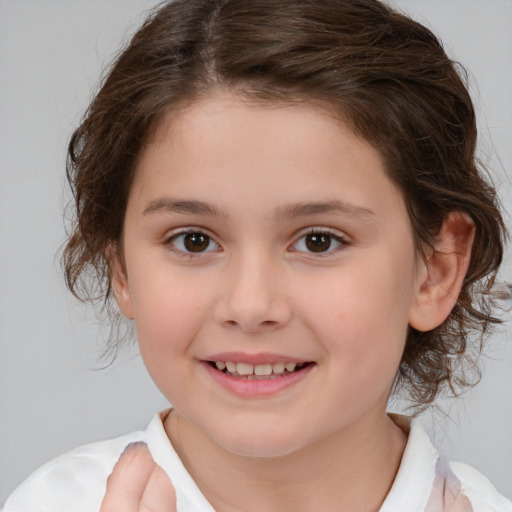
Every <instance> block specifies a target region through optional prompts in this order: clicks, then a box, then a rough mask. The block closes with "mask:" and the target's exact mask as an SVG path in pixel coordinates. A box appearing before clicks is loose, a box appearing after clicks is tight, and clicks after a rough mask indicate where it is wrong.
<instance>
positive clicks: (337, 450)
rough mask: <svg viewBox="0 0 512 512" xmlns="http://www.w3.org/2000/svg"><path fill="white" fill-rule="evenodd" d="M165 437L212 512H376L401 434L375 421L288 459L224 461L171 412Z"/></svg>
mask: <svg viewBox="0 0 512 512" xmlns="http://www.w3.org/2000/svg"><path fill="white" fill-rule="evenodd" d="M165 427H166V431H167V434H168V435H169V438H170V439H171V442H172V443H173V445H174V447H175V449H176V451H177V452H178V454H179V456H180V458H181V460H182V461H183V463H184V465H185V467H186V468H187V470H188V471H189V473H190V474H191V475H192V477H193V479H194V480H195V482H196V483H197V485H198V487H199V488H200V489H201V491H202V492H203V494H204V495H205V497H206V499H207V500H208V501H209V502H210V503H211V504H212V506H213V507H214V508H215V510H217V511H218V512H242V511H243V512H256V511H261V510H265V511H266V512H277V511H279V512H282V511H283V510H294V512H303V511H304V512H305V511H311V510H329V511H339V512H342V511H353V510H358V511H364V512H376V511H378V510H379V508H380V505H381V504H382V502H383V501H384V499H385V497H386V495H387V493H388V492H389V490H390V488H391V485H392V483H393V481H394V478H395V476H396V473H397V471H398V467H399V464H400V459H401V456H402V453H403V450H404V448H405V443H406V438H405V435H404V434H403V432H402V431H401V430H400V429H399V428H398V427H397V426H396V425H395V424H394V423H393V422H392V421H391V419H390V418H389V417H388V416H387V415H385V414H384V413H383V412H381V413H380V415H379V416H378V421H376V418H375V413H373V414H372V415H371V416H370V417H363V418H360V419H359V420H358V421H357V422H355V423H354V424H352V425H350V426H348V427H346V428H344V429H342V430H340V431H339V432H336V433H334V434H332V435H330V436H328V437H326V438H323V439H321V440H319V441H317V442H315V443H312V444H311V445H308V446H306V447H304V448H301V449H300V450H298V451H295V452H293V453H291V454H288V455H285V456H281V457H273V458H258V457H246V456H242V455H238V454H234V453H231V452H229V451H227V450H225V449H223V448H222V447H221V446H219V445H218V444H216V443H215V442H213V441H212V440H211V439H210V438H208V437H207V436H205V435H204V433H203V432H202V431H201V430H199V429H198V428H197V427H195V426H194V425H193V424H191V423H190V422H188V420H187V419H186V418H184V417H183V416H181V415H179V413H177V412H174V413H173V414H171V415H170V416H169V417H168V418H167V420H166V424H165Z"/></svg>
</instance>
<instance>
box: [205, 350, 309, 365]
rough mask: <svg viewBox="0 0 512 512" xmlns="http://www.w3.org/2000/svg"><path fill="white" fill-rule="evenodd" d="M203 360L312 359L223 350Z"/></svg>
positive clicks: (248, 361) (249, 361)
mask: <svg viewBox="0 0 512 512" xmlns="http://www.w3.org/2000/svg"><path fill="white" fill-rule="evenodd" d="M203 361H212V362H216V361H224V362H226V361H232V362H236V363H246V364H253V365H257V364H271V363H296V364H302V363H309V362H311V360H308V359H302V358H300V357H295V356H287V355H283V354H271V353H268V352H260V353H258V354H247V353H246V352H222V353H219V354H212V355H211V356H208V357H205V358H204V359H203Z"/></svg>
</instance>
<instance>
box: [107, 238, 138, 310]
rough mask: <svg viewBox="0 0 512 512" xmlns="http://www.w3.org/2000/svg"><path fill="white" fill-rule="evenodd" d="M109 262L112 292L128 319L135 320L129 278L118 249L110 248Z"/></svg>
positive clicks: (108, 252)
mask: <svg viewBox="0 0 512 512" xmlns="http://www.w3.org/2000/svg"><path fill="white" fill-rule="evenodd" d="M107 261H108V265H109V267H110V273H111V279H112V291H113V292H114V297H115V299H116V302H117V305H118V306H119V309H120V310H121V313H123V315H124V316H125V317H126V318H129V319H131V320H133V318H134V315H133V307H132V298H131V294H130V287H129V285H128V276H127V274H126V269H125V266H124V264H123V262H122V260H121V255H120V254H119V251H118V249H117V248H115V247H112V246H110V247H109V248H108V250H107Z"/></svg>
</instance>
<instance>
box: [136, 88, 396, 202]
mask: <svg viewBox="0 0 512 512" xmlns="http://www.w3.org/2000/svg"><path fill="white" fill-rule="evenodd" d="M164 190H165V191H167V192H168V193H170V194H171V195H173V196H180V195H184V196H189V195H190V194H192V195H194V197H195V198H196V199H200V200H201V199H205V200H208V201H209V202H212V201H213V202H218V203H221V202H223V201H225V200H226V199H227V198H228V197H230V198H231V199H234V198H235V196H236V194H232V193H231V192H232V191H233V190H236V191H237V192H238V196H239V198H240V200H241V201H244V200H246V199H247V198H250V197H254V196H255V195H258V198H259V201H260V203H261V205H263V203H265V201H267V202H268V203H269V206H270V204H272V205H274V206H275V205H277V204H278V203H283V202H285V203H293V202H302V201H305V200H306V199H307V200H310V199H311V198H313V199H318V200H322V201H325V200H338V199H342V200H344V201H346V202H350V203H353V204H357V205H359V206H360V207H361V208H365V207H366V206H368V209H370V208H369V207H370V206H372V207H373V208H375V207H378V206H379V204H378V203H382V205H381V206H383V207H384V204H385V203H386V202H393V203H397V204H400V203H402V198H401V195H400V193H399V191H398V189H397V187H396V186H395V185H394V183H393V182H392V181H391V180H390V179H389V177H388V176H387V174H386V172H385V170H384V165H383V161H382V158H381V155H380V154H379V152H378V151H377V150H375V149H374V148H373V147H372V146H371V145H370V144H368V143H367V142H366V141H365V140H363V139H362V138H361V137H359V136H357V135H356V134H354V133H353V132H352V130H350V128H348V126H346V125H345V124H344V123H343V122H342V121H341V120H340V119H339V118H337V117H334V116H331V115H328V113H326V111H325V109H324V108H321V107H320V106H318V105H316V104H314V103H308V102H301V103H295V104H284V105H283V104H281V105H276V104H262V103H248V102H246V101H243V100H242V99H241V98H240V97H237V96H234V95H229V94H226V95H221V94H219V95H216V96H213V97H209V98H205V99H203V100H201V101H197V102H195V103H192V104H190V105H187V106H185V107H183V108H181V109H179V110H176V111H173V112H172V113H170V114H169V115H168V116H167V117H165V118H164V119H163V120H162V121H161V123H160V124H159V126H158V127H157V129H156V130H155V132H154V134H153V137H152V138H151V140H150V141H149V142H148V143H147V145H146V147H145V148H144V151H143V152H142V154H141V158H140V160H139V165H138V170H137V175H136V178H135V182H134V185H133V188H132V196H134V195H141V194H142V195H145V196H147V197H146V198H145V200H148V199H149V197H150V196H156V195H158V194H159V193H163V192H162V191H164ZM228 192H229V193H228ZM340 196H341V197H340ZM381 200H383V201H381ZM262 201H263V203H262Z"/></svg>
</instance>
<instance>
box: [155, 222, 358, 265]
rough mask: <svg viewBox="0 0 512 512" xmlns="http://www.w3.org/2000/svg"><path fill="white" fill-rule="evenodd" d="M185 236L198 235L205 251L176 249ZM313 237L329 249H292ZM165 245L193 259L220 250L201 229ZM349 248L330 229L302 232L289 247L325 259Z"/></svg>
mask: <svg viewBox="0 0 512 512" xmlns="http://www.w3.org/2000/svg"><path fill="white" fill-rule="evenodd" d="M187 235H198V236H199V237H204V238H205V239H206V240H205V241H207V246H206V249H205V250H201V251H189V250H187V249H186V247H183V248H178V247H176V241H177V240H179V239H180V237H183V243H185V240H184V237H186V236H187ZM315 235H318V236H320V235H324V236H325V235H326V236H327V237H329V240H328V241H329V247H328V249H327V250H325V251H323V250H321V251H311V250H310V251H308V250H298V249H296V248H294V247H296V246H297V245H298V244H299V242H301V240H305V239H306V237H308V236H315ZM333 241H334V242H336V243H337V244H338V246H337V247H335V248H334V249H332V248H331V245H332V242H333ZM212 244H214V245H215V247H216V248H215V249H210V246H211V245H212ZM165 245H166V246H167V247H168V248H169V250H170V251H172V252H174V253H176V254H178V255H180V256H187V257H189V258H194V257H199V256H202V255H204V254H205V253H208V252H216V251H218V250H219V249H220V246H219V244H217V243H216V242H215V241H214V239H213V238H212V237H211V236H210V235H208V234H207V233H205V232H204V231H202V230H201V229H193V228H191V229H186V230H184V231H180V232H178V233H174V234H173V235H171V236H170V237H168V238H167V239H166V240H165ZM348 246H350V241H349V240H347V238H346V237H345V236H342V235H340V234H339V233H338V232H334V231H333V230H330V229H327V228H309V229H308V230H307V231H306V232H303V233H301V234H300V236H299V238H298V239H297V241H295V242H294V243H293V244H292V245H291V246H290V249H289V250H290V251H291V252H300V253H305V254H313V255H315V256H316V257H327V256H330V255H332V254H334V253H337V252H339V251H342V250H344V249H345V248H346V247H348Z"/></svg>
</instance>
